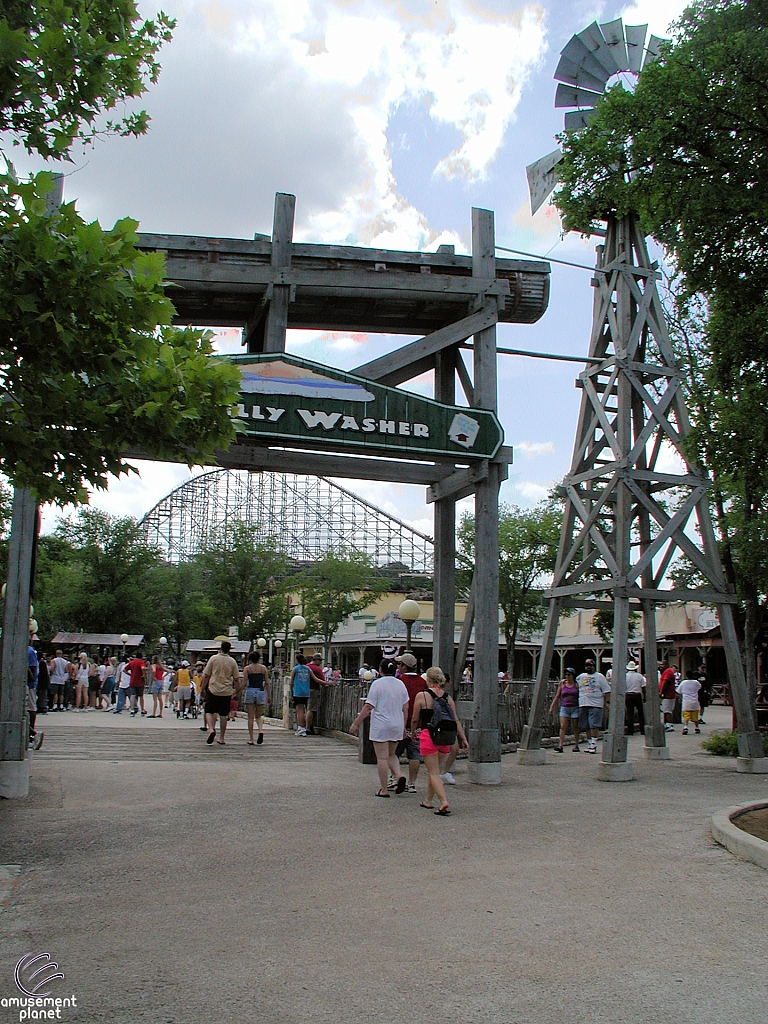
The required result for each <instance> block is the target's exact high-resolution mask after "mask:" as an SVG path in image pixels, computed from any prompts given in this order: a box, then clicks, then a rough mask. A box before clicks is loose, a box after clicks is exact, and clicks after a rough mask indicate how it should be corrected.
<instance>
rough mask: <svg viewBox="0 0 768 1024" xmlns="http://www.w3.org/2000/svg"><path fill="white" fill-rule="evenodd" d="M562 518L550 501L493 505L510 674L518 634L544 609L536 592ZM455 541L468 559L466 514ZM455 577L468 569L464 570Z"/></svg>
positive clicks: (471, 528) (470, 537)
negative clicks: (528, 505) (531, 504)
mask: <svg viewBox="0 0 768 1024" xmlns="http://www.w3.org/2000/svg"><path fill="white" fill-rule="evenodd" d="M562 522H563V513H562V509H561V508H560V507H559V506H558V505H557V504H556V503H555V502H553V501H545V502H542V503H541V504H539V505H536V506H535V507H534V508H531V509H521V508H518V507H517V506H516V505H505V504H503V505H501V506H500V507H499V604H500V605H501V610H502V612H503V613H504V623H503V629H504V638H505V640H506V644H507V666H508V671H509V672H510V674H512V673H513V672H514V664H515V647H516V644H517V638H518V636H521V635H522V636H530V634H531V633H533V632H535V631H536V630H538V629H541V627H542V626H543V625H544V620H545V619H546V614H547V612H546V608H545V607H544V606H543V605H542V603H541V591H542V589H543V588H544V586H545V585H546V583H547V581H548V577H549V576H550V575H551V574H552V573H553V572H554V568H555V560H556V558H557V547H558V544H559V542H560V529H561V527H562ZM458 541H459V551H460V553H461V555H462V556H463V560H464V562H465V563H466V564H467V565H471V564H473V563H474V559H475V522H474V518H473V517H472V516H471V515H469V514H466V515H465V516H464V517H463V519H462V521H461V524H460V526H459V530H458ZM460 576H465V577H467V576H470V577H471V574H470V573H468V571H467V570H464V571H463V572H462V573H460ZM464 582H465V583H466V582H467V580H466V579H465V580H464Z"/></svg>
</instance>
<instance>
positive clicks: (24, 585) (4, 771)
mask: <svg viewBox="0 0 768 1024" xmlns="http://www.w3.org/2000/svg"><path fill="white" fill-rule="evenodd" d="M37 523H38V519H37V504H36V502H35V498H34V496H33V494H32V492H31V491H29V490H26V489H22V490H19V489H17V490H15V491H14V493H13V518H12V520H11V537H10V543H9V546H8V579H7V581H6V588H5V609H4V614H3V636H2V656H1V659H0V661H1V668H0V795H2V796H4V797H25V796H27V794H28V792H29V769H30V761H29V758H28V757H27V738H28V729H27V649H28V647H29V597H30V588H31V582H32V561H33V553H34V547H35V536H36V533H37Z"/></svg>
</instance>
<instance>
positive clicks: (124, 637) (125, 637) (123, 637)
mask: <svg viewBox="0 0 768 1024" xmlns="http://www.w3.org/2000/svg"><path fill="white" fill-rule="evenodd" d="M120 640H121V642H122V645H123V661H125V645H126V644H127V643H128V634H127V633H121V634H120ZM118 682H119V680H118Z"/></svg>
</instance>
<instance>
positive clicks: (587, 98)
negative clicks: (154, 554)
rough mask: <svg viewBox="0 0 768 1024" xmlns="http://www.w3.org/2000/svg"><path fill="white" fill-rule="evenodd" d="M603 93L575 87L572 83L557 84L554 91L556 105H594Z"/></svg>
mask: <svg viewBox="0 0 768 1024" xmlns="http://www.w3.org/2000/svg"><path fill="white" fill-rule="evenodd" d="M602 95H603V94H602V93H601V92H590V91H589V90H588V89H577V88H575V87H574V86H572V85H562V84H561V85H558V87H557V91H556V92H555V106H556V107H594V106H595V104H596V103H597V101H598V100H599V99H600V98H601V96H602Z"/></svg>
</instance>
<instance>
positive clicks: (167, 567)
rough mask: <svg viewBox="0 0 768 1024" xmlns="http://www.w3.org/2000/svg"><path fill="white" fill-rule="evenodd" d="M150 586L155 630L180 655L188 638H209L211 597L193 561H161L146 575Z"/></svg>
mask: <svg viewBox="0 0 768 1024" xmlns="http://www.w3.org/2000/svg"><path fill="white" fill-rule="evenodd" d="M150 588H151V591H152V595H153V598H154V604H155V608H156V614H157V623H158V625H157V627H156V629H155V632H157V633H160V635H162V636H165V637H166V638H167V640H168V643H169V644H170V646H171V647H172V648H173V650H174V651H175V652H176V656H177V658H178V657H181V654H182V652H183V650H184V647H185V645H186V643H187V641H188V640H192V639H198V640H202V639H210V638H211V636H213V635H215V634H217V633H218V632H219V630H218V629H214V630H213V632H210V633H209V627H210V624H211V623H212V622H215V621H216V620H217V618H218V616H217V614H216V609H215V608H214V606H213V604H212V602H211V599H210V598H209V597H208V595H207V594H206V593H205V590H204V586H203V578H202V571H201V568H200V566H199V565H198V564H197V563H196V562H180V563H179V564H178V565H171V564H169V563H168V562H163V563H161V564H160V565H158V566H156V567H155V568H154V569H153V570H152V572H151V575H150Z"/></svg>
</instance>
